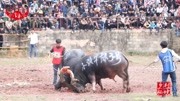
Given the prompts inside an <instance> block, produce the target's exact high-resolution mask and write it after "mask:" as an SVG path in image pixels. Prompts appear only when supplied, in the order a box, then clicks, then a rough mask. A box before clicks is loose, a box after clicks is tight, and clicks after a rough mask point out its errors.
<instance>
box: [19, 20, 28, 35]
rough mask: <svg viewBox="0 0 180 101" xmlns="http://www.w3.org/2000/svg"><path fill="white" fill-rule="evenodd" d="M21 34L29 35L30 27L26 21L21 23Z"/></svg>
mask: <svg viewBox="0 0 180 101" xmlns="http://www.w3.org/2000/svg"><path fill="white" fill-rule="evenodd" d="M20 28H21V29H20V30H21V31H20V32H21V33H23V34H27V32H28V30H29V27H28V22H27V20H26V19H22V21H21V26H20Z"/></svg>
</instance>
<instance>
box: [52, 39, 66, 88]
mask: <svg viewBox="0 0 180 101" xmlns="http://www.w3.org/2000/svg"><path fill="white" fill-rule="evenodd" d="M50 52H51V53H52V55H53V60H52V63H53V71H54V78H53V85H55V84H56V82H57V74H58V69H61V68H62V66H63V55H64V52H65V48H64V47H63V46H61V39H56V45H54V46H53V48H52V49H51V50H50Z"/></svg>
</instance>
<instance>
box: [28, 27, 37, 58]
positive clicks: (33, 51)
mask: <svg viewBox="0 0 180 101" xmlns="http://www.w3.org/2000/svg"><path fill="white" fill-rule="evenodd" d="M28 38H29V39H30V44H29V58H32V57H33V56H34V57H37V44H38V34H37V33H36V32H34V31H32V32H30V34H29V35H28Z"/></svg>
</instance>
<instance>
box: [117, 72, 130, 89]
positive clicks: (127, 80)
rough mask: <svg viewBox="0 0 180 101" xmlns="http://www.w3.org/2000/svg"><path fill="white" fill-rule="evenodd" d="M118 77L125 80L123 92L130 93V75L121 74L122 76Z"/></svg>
mask: <svg viewBox="0 0 180 101" xmlns="http://www.w3.org/2000/svg"><path fill="white" fill-rule="evenodd" d="M118 76H119V77H121V78H122V79H123V92H130V88H129V75H128V73H127V72H121V74H118Z"/></svg>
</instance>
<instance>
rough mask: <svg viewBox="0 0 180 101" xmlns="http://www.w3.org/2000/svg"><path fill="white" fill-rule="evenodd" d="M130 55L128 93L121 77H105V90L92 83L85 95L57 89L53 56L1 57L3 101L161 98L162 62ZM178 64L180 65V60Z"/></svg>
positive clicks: (142, 100)
mask: <svg viewBox="0 0 180 101" xmlns="http://www.w3.org/2000/svg"><path fill="white" fill-rule="evenodd" d="M127 57H128V59H129V61H130V66H129V76H130V87H131V92H130V93H128V94H124V93H122V79H121V78H119V77H116V78H115V80H116V82H114V81H113V80H111V79H103V80H102V83H103V86H104V88H105V90H104V91H101V90H100V87H99V86H98V85H97V87H96V88H97V92H95V93H93V92H92V91H91V88H90V87H91V85H89V86H88V90H89V92H86V93H82V94H77V93H73V92H71V91H69V90H68V89H67V88H63V89H62V90H61V91H55V90H54V87H53V85H52V77H53V75H52V74H53V70H52V64H51V58H49V57H44V58H31V59H29V58H0V101H154V100H153V99H154V98H157V95H156V84H157V82H158V81H161V64H160V62H159V63H156V64H154V65H151V66H147V65H148V64H149V63H150V62H152V61H153V60H154V59H155V56H127ZM177 67H179V68H180V63H178V64H177ZM179 74H180V69H177V81H178V82H177V84H178V88H179V87H180V83H179V81H180V77H179V76H180V75H179ZM168 81H170V79H168ZM158 98H159V97H158ZM161 100H162V99H161ZM163 100H164V99H163ZM174 100H176V99H174ZM177 101H178V100H177Z"/></svg>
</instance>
